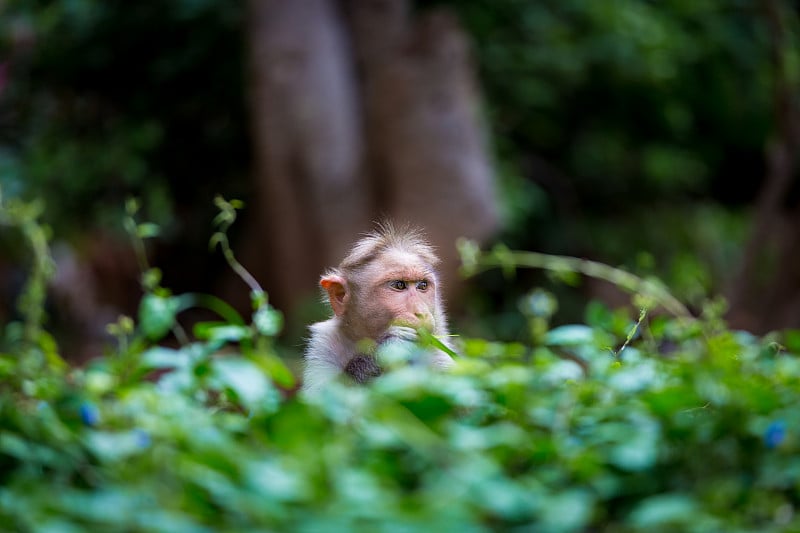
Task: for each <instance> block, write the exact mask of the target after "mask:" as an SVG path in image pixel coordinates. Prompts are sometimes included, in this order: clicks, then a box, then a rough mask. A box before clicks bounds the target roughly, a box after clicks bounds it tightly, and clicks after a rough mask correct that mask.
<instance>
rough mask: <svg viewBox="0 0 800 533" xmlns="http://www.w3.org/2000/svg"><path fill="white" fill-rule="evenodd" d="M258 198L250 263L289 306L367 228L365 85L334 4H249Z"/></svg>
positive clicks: (324, 0)
mask: <svg viewBox="0 0 800 533" xmlns="http://www.w3.org/2000/svg"><path fill="white" fill-rule="evenodd" d="M250 21H251V26H250V29H249V31H250V50H251V72H250V78H251V94H250V102H251V110H252V124H253V132H252V136H253V142H254V145H255V151H254V152H255V169H254V171H255V183H256V191H257V196H256V198H253V199H251V201H250V210H251V211H254V214H252V215H250V216H251V221H252V224H251V227H250V235H249V236H248V238H247V239H246V246H245V248H244V251H243V259H244V261H245V263H246V264H247V266H248V267H249V268H250V269H251V270H252V271H253V273H254V274H256V275H257V277H259V278H260V279H262V280H266V281H267V285H268V290H269V292H270V296H271V297H272V299H273V301H274V302H277V303H279V304H281V305H284V306H285V305H288V304H290V303H291V302H292V301H293V297H294V295H295V294H296V293H298V292H305V289H306V287H308V286H309V285H310V286H311V287H312V288H313V287H314V282H315V279H316V278H317V277H318V276H319V275H320V272H321V267H320V265H323V264H331V263H332V262H333V261H335V260H336V258H338V257H340V256H341V255H342V254H343V253H344V250H345V246H346V239H343V238H342V235H348V237H347V239H350V238H352V236H354V235H356V234H357V233H358V232H360V231H363V230H365V229H367V227H368V223H369V218H370V213H371V209H370V205H369V202H368V195H367V188H366V185H365V180H364V177H363V174H362V172H361V161H362V154H363V143H362V136H361V131H360V126H361V116H360V113H359V106H358V102H357V98H358V89H357V87H356V79H355V76H354V72H353V62H352V59H351V56H352V54H351V52H350V45H349V42H348V38H347V35H346V29H345V27H344V25H343V20H342V19H341V17H340V16H339V13H338V11H337V9H336V6H335V5H334V4H333V3H332V2H330V1H328V0H292V1H291V2H286V1H285V0H254V1H252V2H250Z"/></svg>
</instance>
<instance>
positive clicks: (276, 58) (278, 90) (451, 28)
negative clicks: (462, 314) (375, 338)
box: [228, 0, 498, 310]
mask: <svg viewBox="0 0 800 533" xmlns="http://www.w3.org/2000/svg"><path fill="white" fill-rule="evenodd" d="M250 16H251V26H250V29H249V31H250V35H249V39H250V48H251V73H250V81H251V92H252V94H251V109H252V114H253V139H254V145H255V169H254V173H255V182H256V190H257V195H256V197H255V198H253V199H251V201H250V202H249V204H250V208H249V211H251V212H252V211H255V215H253V214H251V215H250V229H249V236H248V237H247V238H246V239H245V242H244V246H243V249H242V250H241V252H240V255H241V257H242V260H243V262H244V264H245V265H246V266H247V267H248V268H249V269H250V270H251V271H252V272H253V273H254V274H255V275H256V277H257V278H259V279H260V280H262V282H263V283H264V286H265V288H266V289H267V290H268V291H269V293H270V298H271V301H272V302H273V303H275V304H276V305H278V306H280V307H282V308H284V309H288V310H291V308H292V307H293V305H294V304H296V303H298V300H300V299H302V298H304V297H307V296H308V295H310V294H313V293H314V291H315V290H316V282H317V280H318V278H319V275H320V274H321V272H322V271H323V270H324V269H325V268H326V267H329V266H335V265H336V264H338V263H339V261H340V260H341V259H342V257H343V255H344V253H345V251H346V249H347V247H348V246H350V245H351V244H352V243H353V242H354V241H355V240H356V239H357V238H358V237H359V233H361V232H363V231H365V230H368V229H370V227H371V221H374V220H376V219H378V218H379V217H387V218H389V219H391V220H393V221H395V222H397V223H404V222H410V223H413V224H416V225H418V226H421V227H422V228H423V229H425V230H426V232H427V233H428V235H429V236H430V237H431V240H432V241H433V242H434V244H435V245H437V247H438V248H439V251H440V253H441V255H442V256H443V259H444V265H445V268H444V270H445V271H444V275H445V278H446V279H447V280H448V282H449V284H450V286H451V287H454V286H455V281H456V279H455V278H456V266H457V257H456V252H455V246H454V242H455V240H456V238H457V237H459V236H462V235H463V236H467V237H471V238H478V239H482V238H486V237H487V236H489V235H490V234H491V233H492V232H493V231H495V230H496V228H497V224H498V220H497V213H496V206H495V199H494V192H493V188H492V175H491V170H490V164H489V158H488V155H487V150H486V143H485V141H484V138H483V135H484V132H483V128H482V124H481V121H480V118H479V112H478V107H479V98H478V91H477V87H476V83H475V78H474V73H473V67H472V61H471V58H470V55H469V51H468V48H469V47H468V43H467V39H466V37H465V36H464V34H463V32H462V31H461V29H460V27H459V25H458V23H457V21H456V20H455V19H454V18H453V17H451V16H450V15H449V14H447V13H444V12H431V13H429V14H427V15H424V16H422V17H421V18H420V19H419V20H414V19H412V17H411V15H410V10H409V2H408V1H406V0H361V1H351V2H346V3H344V4H340V3H339V2H337V1H335V0H292V1H291V2H286V1H283V0H266V1H261V0H252V1H251V2H250ZM228 292H230V291H228Z"/></svg>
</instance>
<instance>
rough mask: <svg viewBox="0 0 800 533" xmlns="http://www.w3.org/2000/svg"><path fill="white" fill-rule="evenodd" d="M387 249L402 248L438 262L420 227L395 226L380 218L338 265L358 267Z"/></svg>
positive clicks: (343, 267)
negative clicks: (374, 226) (373, 227)
mask: <svg viewBox="0 0 800 533" xmlns="http://www.w3.org/2000/svg"><path fill="white" fill-rule="evenodd" d="M388 250H403V251H406V252H411V253H414V254H417V255H419V256H420V257H422V259H423V260H424V261H425V262H427V263H429V264H430V265H431V266H435V265H436V264H437V263H438V262H439V258H438V257H437V256H436V251H435V249H434V247H433V246H432V245H431V244H430V242H428V239H427V238H426V236H425V233H424V232H423V231H422V229H420V228H418V227H416V226H412V225H410V224H405V225H403V226H399V227H398V226H395V225H394V224H393V223H392V222H391V221H389V220H382V221H380V222H378V223H377V224H376V228H375V229H374V230H373V231H371V232H369V233H367V234H366V235H365V236H364V237H363V238H361V239H360V240H359V241H358V242H357V243H356V244H355V245H354V246H353V249H352V250H351V252H350V253H349V254H348V255H347V257H345V258H344V260H343V261H342V264H341V265H340V266H339V268H340V269H342V270H352V269H356V268H359V267H361V266H363V265H365V264H367V263H369V262H370V261H372V260H373V259H375V257H377V256H378V255H380V254H382V253H384V252H386V251H388Z"/></svg>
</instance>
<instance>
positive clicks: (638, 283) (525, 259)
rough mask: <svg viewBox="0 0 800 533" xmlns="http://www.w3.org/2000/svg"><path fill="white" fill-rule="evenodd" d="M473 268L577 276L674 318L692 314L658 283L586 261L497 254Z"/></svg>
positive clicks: (534, 254) (487, 255)
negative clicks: (639, 298)
mask: <svg viewBox="0 0 800 533" xmlns="http://www.w3.org/2000/svg"><path fill="white" fill-rule="evenodd" d="M476 266H479V267H490V268H494V267H501V268H502V267H505V268H508V267H510V266H515V267H520V266H522V267H529V268H540V269H544V270H551V271H554V272H578V273H581V274H583V275H585V276H589V277H592V278H596V279H602V280H605V281H608V282H610V283H613V284H614V285H616V286H618V287H621V288H622V289H625V290H626V291H628V292H633V293H640V294H643V295H645V296H649V297H651V298H652V299H653V300H654V301H655V302H656V303H657V304H659V305H660V306H661V307H663V308H664V309H666V310H667V311H668V312H670V313H672V314H673V315H675V316H679V317H692V313H691V312H690V311H689V309H687V308H686V306H685V305H683V304H682V303H681V302H680V301H679V300H678V299H677V298H675V297H674V296H672V295H671V294H670V293H669V292H668V291H666V290H665V289H664V288H663V287H661V286H660V285H659V284H658V283H656V282H654V281H650V280H647V279H643V278H640V277H639V276H636V275H635V274H631V273H630V272H627V271H625V270H622V269H619V268H615V267H612V266H609V265H606V264H604V263H599V262H597V261H591V260H589V259H582V258H579V257H569V256H564V255H550V254H543V253H538V252H513V251H510V250H501V251H499V252H495V253H485V254H482V255H481V257H480V258H479V259H478V261H477V265H476Z"/></svg>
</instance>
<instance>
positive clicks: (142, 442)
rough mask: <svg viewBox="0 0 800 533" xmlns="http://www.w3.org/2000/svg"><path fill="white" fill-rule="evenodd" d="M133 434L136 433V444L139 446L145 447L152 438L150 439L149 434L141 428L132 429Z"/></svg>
mask: <svg viewBox="0 0 800 533" xmlns="http://www.w3.org/2000/svg"><path fill="white" fill-rule="evenodd" d="M134 435H136V444H137V445H138V446H139V448H147V447H149V446H150V443H151V442H152V440H151V439H150V434H149V433H148V432H146V431H145V430H143V429H137V430H134Z"/></svg>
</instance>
